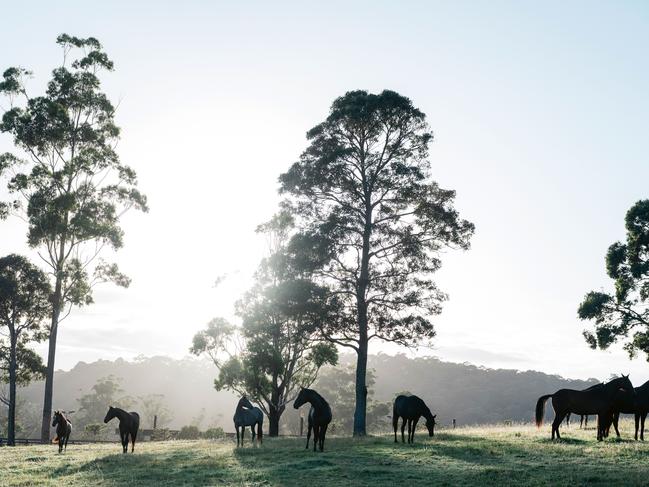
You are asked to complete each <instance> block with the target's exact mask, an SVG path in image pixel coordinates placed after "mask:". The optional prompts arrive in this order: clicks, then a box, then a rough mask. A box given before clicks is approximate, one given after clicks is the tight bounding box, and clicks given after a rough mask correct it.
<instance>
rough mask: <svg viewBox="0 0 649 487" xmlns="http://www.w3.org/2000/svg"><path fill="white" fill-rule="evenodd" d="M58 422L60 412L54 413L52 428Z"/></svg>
mask: <svg viewBox="0 0 649 487" xmlns="http://www.w3.org/2000/svg"><path fill="white" fill-rule="evenodd" d="M60 421H61V412H60V411H54V418H53V419H52V427H54V426H56V425H57V424H59V422H60Z"/></svg>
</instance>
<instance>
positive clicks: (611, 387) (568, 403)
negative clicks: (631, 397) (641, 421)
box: [536, 375, 633, 441]
mask: <svg viewBox="0 0 649 487" xmlns="http://www.w3.org/2000/svg"><path fill="white" fill-rule="evenodd" d="M619 389H625V390H633V385H632V384H631V381H630V380H629V376H628V375H623V376H622V377H618V378H616V379H613V380H611V381H609V382H607V383H606V384H603V385H601V386H600V387H592V388H590V389H586V390H584V391H576V390H573V389H560V390H558V391H557V392H555V393H554V394H546V395H544V396H541V397H539V399H538V401H537V402H536V426H537V427H539V428H540V427H541V425H542V424H543V416H544V415H545V403H546V401H547V400H548V399H549V398H552V407H553V408H554V421H553V422H552V439H553V440H554V437H555V433H556V437H557V439H558V440H560V439H561V435H560V434H559V425H561V423H562V422H563V418H565V416H566V415H567V414H568V413H570V412H572V413H575V414H584V415H586V414H597V415H598V417H599V420H598V426H597V440H598V441H602V440H603V439H604V436H605V425H604V423H605V422H606V420H605V418H607V417H609V416H610V413H611V407H612V405H613V401H614V399H615V395H616V394H617V391H618V390H619Z"/></svg>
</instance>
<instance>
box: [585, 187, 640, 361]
mask: <svg viewBox="0 0 649 487" xmlns="http://www.w3.org/2000/svg"><path fill="white" fill-rule="evenodd" d="M625 227H626V242H625V243H622V242H615V243H614V244H613V245H611V246H610V247H609V249H608V252H607V253H606V273H607V274H608V276H609V277H610V278H611V279H612V280H613V283H614V289H615V290H614V292H611V293H606V292H603V291H591V292H589V293H588V294H586V296H585V298H584V300H583V301H582V303H581V304H580V305H579V309H578V315H579V317H580V318H581V319H582V320H592V321H594V328H595V329H594V331H591V330H586V331H584V338H585V339H586V342H587V343H588V344H589V345H590V346H591V347H592V348H598V347H599V348H601V349H606V348H608V347H609V346H610V345H611V344H613V343H615V342H617V341H618V340H624V341H625V344H624V348H625V349H626V351H627V352H628V354H629V356H630V357H635V356H636V355H637V353H638V352H643V353H645V354H646V355H647V360H649V200H641V201H638V202H637V203H636V204H634V205H633V206H632V207H631V208H630V209H629V211H628V212H627V214H626V218H625Z"/></svg>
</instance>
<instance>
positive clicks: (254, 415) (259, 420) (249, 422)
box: [232, 396, 264, 446]
mask: <svg viewBox="0 0 649 487" xmlns="http://www.w3.org/2000/svg"><path fill="white" fill-rule="evenodd" d="M232 420H233V421H234V429H235V430H237V446H239V428H241V446H243V434H244V433H245V432H246V426H250V431H251V432H252V442H253V443H254V442H255V426H257V433H258V441H259V444H261V443H262V442H263V438H264V432H263V427H264V413H262V412H261V409H259V408H257V407H255V406H253V405H252V403H251V402H250V401H249V400H248V398H247V397H246V396H243V397H242V398H241V399H239V402H238V403H237V409H236V410H235V411H234V416H233V417H232Z"/></svg>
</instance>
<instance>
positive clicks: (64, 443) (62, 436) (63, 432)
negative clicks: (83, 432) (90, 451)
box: [52, 411, 72, 453]
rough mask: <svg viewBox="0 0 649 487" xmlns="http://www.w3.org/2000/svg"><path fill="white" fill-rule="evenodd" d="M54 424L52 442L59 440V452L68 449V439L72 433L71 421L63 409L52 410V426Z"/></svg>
mask: <svg viewBox="0 0 649 487" xmlns="http://www.w3.org/2000/svg"><path fill="white" fill-rule="evenodd" d="M54 426H56V438H54V440H53V441H52V443H56V442H57V441H58V442H59V453H61V452H62V451H63V450H67V449H68V440H69V439H70V434H71V433H72V423H70V421H69V420H68V418H66V417H65V415H64V414H63V411H54V419H53V420H52V427H54Z"/></svg>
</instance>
